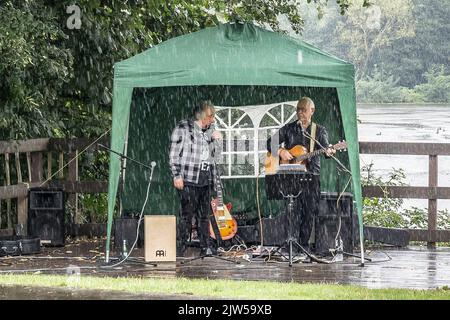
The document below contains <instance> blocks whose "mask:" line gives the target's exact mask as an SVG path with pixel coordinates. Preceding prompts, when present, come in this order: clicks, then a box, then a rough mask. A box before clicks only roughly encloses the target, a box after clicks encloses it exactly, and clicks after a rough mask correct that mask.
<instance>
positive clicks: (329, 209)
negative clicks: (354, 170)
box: [314, 192, 354, 254]
mask: <svg viewBox="0 0 450 320" xmlns="http://www.w3.org/2000/svg"><path fill="white" fill-rule="evenodd" d="M338 198H339V205H338ZM338 232H339V236H340V237H341V239H342V242H343V248H344V251H346V252H353V247H354V244H353V196H352V194H351V193H347V192H346V193H343V194H342V195H341V197H339V194H338V193H337V192H322V193H321V195H320V202H319V212H318V215H317V217H315V221H314V238H315V239H314V240H315V241H314V242H315V252H316V253H320V254H330V251H329V249H335V247H336V244H335V239H336V235H337V233H338Z"/></svg>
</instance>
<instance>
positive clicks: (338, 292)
mask: <svg viewBox="0 0 450 320" xmlns="http://www.w3.org/2000/svg"><path fill="white" fill-rule="evenodd" d="M0 285H22V286H39V287H59V288H72V289H73V288H80V289H100V290H108V291H111V290H119V291H126V292H130V293H151V294H162V295H164V294H167V295H173V294H177V295H178V294H181V295H183V294H186V295H189V296H192V295H194V296H199V297H215V298H234V299H268V300H276V299H283V300H285V299H286V300H290V299H313V300H324V299H336V300H354V299H357V300H365V299H377V300H378V299H389V300H398V299H446V300H450V290H449V289H448V288H442V289H435V290H406V289H367V288H363V287H358V286H348V285H337V284H299V283H293V282H289V283H280V282H269V281H233V280H207V279H186V278H164V279H161V278H108V277H91V276H81V277H80V278H72V277H67V276H60V275H24V274H21V275H13V274H3V275H0Z"/></svg>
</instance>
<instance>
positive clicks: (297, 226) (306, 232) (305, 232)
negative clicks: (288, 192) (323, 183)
mask: <svg viewBox="0 0 450 320" xmlns="http://www.w3.org/2000/svg"><path fill="white" fill-rule="evenodd" d="M319 201H320V188H318V189H316V190H308V191H304V193H303V195H300V196H299V197H298V198H297V200H296V201H295V204H294V210H293V211H294V217H293V221H292V227H293V228H292V229H293V230H294V231H293V233H292V236H293V237H294V238H297V237H298V242H299V243H300V245H301V246H302V247H303V248H305V249H307V250H308V248H309V244H308V242H309V238H310V237H311V232H312V228H313V222H314V217H316V216H317V214H318V213H319Z"/></svg>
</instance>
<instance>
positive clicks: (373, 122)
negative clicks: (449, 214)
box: [357, 104, 450, 211]
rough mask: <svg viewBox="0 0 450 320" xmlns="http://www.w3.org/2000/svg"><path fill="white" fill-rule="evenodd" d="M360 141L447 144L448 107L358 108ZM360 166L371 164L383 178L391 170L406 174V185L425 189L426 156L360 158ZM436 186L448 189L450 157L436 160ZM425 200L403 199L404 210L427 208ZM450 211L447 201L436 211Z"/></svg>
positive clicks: (449, 203) (390, 106)
mask: <svg viewBox="0 0 450 320" xmlns="http://www.w3.org/2000/svg"><path fill="white" fill-rule="evenodd" d="M357 114H358V119H359V120H360V122H361V123H359V124H358V135H359V141H376V142H423V143H450V105H447V106H446V105H386V104H381V105H364V104H360V105H358V109H357ZM360 160H361V166H363V165H364V164H370V163H371V162H373V163H374V168H375V173H377V174H378V175H381V176H382V177H386V176H387V175H388V173H389V172H390V171H392V168H402V169H403V170H405V172H406V175H407V177H406V183H408V184H410V185H411V186H428V156H409V155H408V156H406V155H405V156H403V155H398V156H397V155H368V154H364V155H361V156H360ZM438 169H439V177H438V186H440V187H450V156H439V157H438ZM427 205H428V201H427V200H421V199H411V200H406V199H405V205H404V207H409V206H416V207H422V208H426V207H427ZM442 209H448V210H449V211H450V200H438V210H442Z"/></svg>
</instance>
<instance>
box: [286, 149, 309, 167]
mask: <svg viewBox="0 0 450 320" xmlns="http://www.w3.org/2000/svg"><path fill="white" fill-rule="evenodd" d="M288 151H289V153H290V154H291V155H292V156H293V157H294V159H292V160H289V161H284V160H282V159H280V163H281V164H284V163H294V164H295V163H301V164H304V165H305V166H306V163H307V161H308V160H306V159H305V160H297V159H296V158H297V157H300V156H302V155H304V154H307V153H308V149H306V148H305V147H304V146H301V145H296V146H294V147H292V148H291V149H289V150H288Z"/></svg>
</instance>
